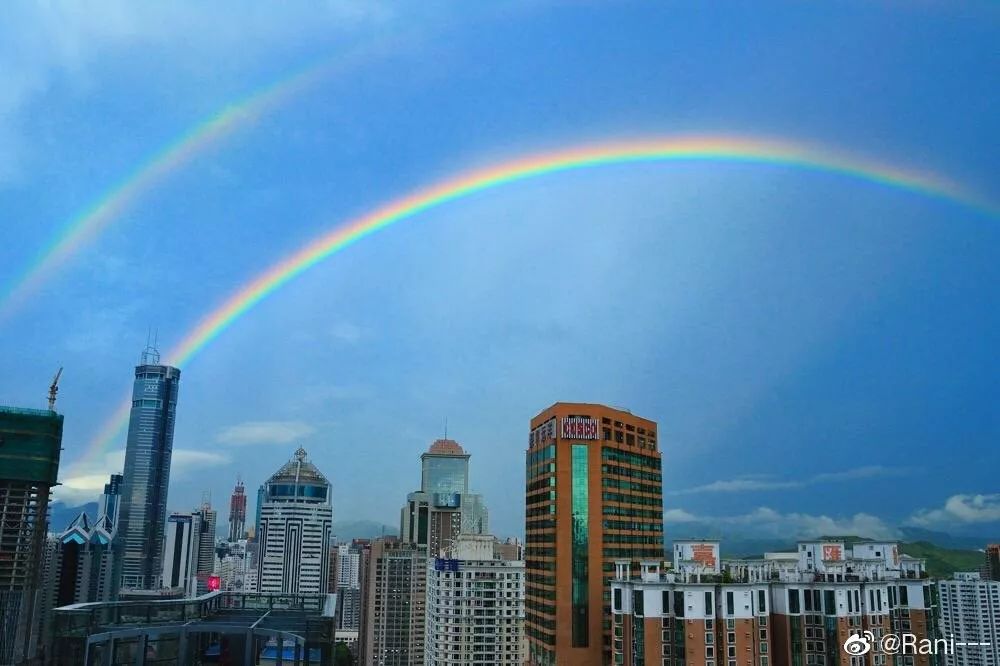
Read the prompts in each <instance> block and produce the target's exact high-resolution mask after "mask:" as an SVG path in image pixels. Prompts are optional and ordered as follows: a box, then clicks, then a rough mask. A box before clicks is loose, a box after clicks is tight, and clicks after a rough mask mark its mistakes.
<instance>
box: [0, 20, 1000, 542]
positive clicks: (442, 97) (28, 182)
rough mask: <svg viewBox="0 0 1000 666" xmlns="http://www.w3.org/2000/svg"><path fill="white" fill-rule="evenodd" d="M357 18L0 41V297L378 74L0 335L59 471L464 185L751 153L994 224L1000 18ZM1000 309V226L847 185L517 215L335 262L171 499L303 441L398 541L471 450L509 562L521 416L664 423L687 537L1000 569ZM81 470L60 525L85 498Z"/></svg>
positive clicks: (628, 184)
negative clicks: (978, 539)
mask: <svg viewBox="0 0 1000 666" xmlns="http://www.w3.org/2000/svg"><path fill="white" fill-rule="evenodd" d="M370 4H371V3H362V2H358V3H353V2H331V3H325V4H320V3H316V4H313V5H309V6H306V4H304V3H303V4H298V5H295V6H294V7H291V8H289V7H282V8H280V9H278V8H273V9H271V8H268V7H258V8H256V9H255V10H253V11H252V12H249V13H248V12H247V11H246V9H245V8H240V9H239V11H237V9H236V6H235V5H228V6H227V3H221V4H218V5H216V6H215V7H214V8H212V9H205V10H198V11H195V10H193V9H192V8H191V7H190V6H185V7H179V6H169V7H167V6H160V7H149V6H147V7H137V6H135V5H134V3H128V2H124V1H123V2H112V1H110V0H109V1H106V2H101V3H97V4H95V5H88V9H87V10H83V9H79V8H75V7H71V6H69V5H51V6H46V7H41V8H39V7H35V6H33V5H28V4H24V5H4V6H3V8H0V19H2V20H0V70H2V71H3V72H4V76H3V77H0V233H2V237H0V283H7V281H9V280H11V279H12V278H13V277H14V276H15V275H17V274H20V273H21V272H22V271H23V269H24V267H25V266H26V265H27V264H28V263H29V262H30V260H31V257H33V256H35V254H36V253H37V252H38V251H39V249H40V248H41V247H42V246H43V245H44V244H45V243H47V242H48V240H49V239H51V238H52V237H53V236H54V235H55V234H57V233H58V231H59V229H60V228H62V226H63V225H65V224H66V222H67V220H69V219H70V218H72V217H73V216H74V215H75V214H77V213H78V212H79V211H81V210H83V209H84V208H86V207H88V206H89V205H91V204H92V203H93V202H94V201H96V200H98V199H100V198H101V197H102V193H104V192H106V191H107V190H108V189H110V188H111V187H112V186H113V185H114V184H115V183H116V182H119V181H120V180H121V179H122V178H124V177H126V176H127V175H128V174H129V173H131V172H133V171H134V169H135V168H136V166H137V165H138V164H140V163H142V162H143V161H144V160H145V159H146V158H147V157H148V156H149V155H151V154H153V153H155V152H157V151H158V150H160V149H161V148H162V147H163V146H166V145H168V144H170V143H172V142H173V141H174V139H175V138H176V137H178V136H180V135H182V134H183V133H185V132H186V131H187V130H188V129H190V128H191V127H193V126H195V125H196V124H197V123H199V122H201V121H202V120H203V119H205V118H206V117H208V116H210V115H212V114H214V113H216V112H218V111H219V110H220V109H222V108H224V107H225V106H226V105H227V104H230V103H232V102H233V101H234V100H237V99H239V98H241V97H243V96H245V95H247V94H249V93H252V92H253V91H254V90H257V89H259V88H261V87H262V86H265V85H268V84H270V83H272V82H274V81H276V80H279V79H282V78H284V77H286V76H287V75H289V74H290V73H293V72H296V71H301V70H302V68H303V67H305V66H307V65H309V64H310V63H314V62H316V61H318V60H325V59H329V60H330V61H332V62H336V61H337V59H338V58H345V59H346V58H349V57H351V55H350V54H353V53H357V52H359V51H361V52H364V53H366V54H370V55H368V56H366V57H364V58H360V59H357V58H356V57H355V59H356V60H357V62H354V64H352V65H351V66H350V67H345V68H344V69H343V70H342V71H340V72H339V73H337V74H335V75H332V76H330V77H327V78H325V79H323V80H321V81H318V82H317V83H316V84H315V85H313V86H311V87H309V88H307V89H305V90H303V91H302V92H301V93H299V94H297V95H295V96H294V97H292V98H290V99H289V100H287V101H286V102H285V103H283V104H282V105H280V106H278V107H277V108H274V109H271V110H270V111H269V112H268V113H266V114H264V115H262V116H261V117H260V118H258V119H257V120H256V121H255V122H253V123H252V124H249V125H248V126H245V127H241V128H239V129H237V130H236V131H235V132H233V133H232V134H231V135H230V136H228V137H226V138H225V139H224V140H222V141H220V142H218V143H217V144H215V145H213V146H212V147H210V148H209V149H208V150H206V151H204V152H202V153H201V154H199V155H198V156H197V157H196V158H195V159H194V160H192V161H191V162H190V163H188V164H186V165H185V166H184V168H182V169H179V170H177V171H176V172H174V173H172V174H171V175H170V177H169V178H166V179H165V180H164V181H163V182H162V183H161V184H160V185H159V186H158V187H156V188H155V189H153V190H151V191H150V192H148V193H146V194H145V195H144V196H143V197H142V198H141V199H140V200H138V201H137V202H136V203H135V205H133V206H131V207H130V208H129V209H128V210H127V211H126V212H125V214H124V215H123V216H122V217H121V218H120V219H119V220H118V221H116V223H115V224H113V225H112V226H110V227H109V228H108V229H107V231H106V232H105V233H103V234H101V235H100V236H98V237H97V238H96V239H94V240H93V242H90V243H88V244H87V245H86V246H85V247H84V248H83V249H82V250H81V251H80V253H78V254H76V255H75V256H74V257H72V259H71V260H69V261H67V262H66V263H65V264H64V265H63V266H61V267H60V269H59V270H58V271H57V272H56V273H55V274H54V275H53V276H52V278H51V279H50V280H48V281H47V282H46V283H45V284H44V285H43V287H42V289H41V290H40V292H39V293H37V294H36V296H35V298H34V300H33V301H31V302H30V303H28V304H27V305H25V306H24V307H22V308H20V309H19V310H18V311H17V312H16V313H14V314H13V315H12V316H10V317H8V318H7V319H6V320H5V321H3V322H2V324H0V369H2V372H0V402H4V403H13V404H20V405H26V406H40V405H41V404H42V402H43V399H44V395H45V390H46V387H47V385H48V382H49V379H50V377H51V373H52V372H54V370H55V369H56V368H57V367H59V366H60V365H63V366H65V367H66V370H65V373H64V376H63V380H62V390H61V393H60V400H59V407H60V410H61V411H62V412H63V413H64V414H65V415H66V431H65V439H64V444H65V451H64V456H65V459H66V460H67V461H72V460H74V459H76V458H78V456H79V455H80V454H81V453H82V451H83V449H84V448H85V446H86V444H87V442H88V441H90V439H91V438H92V437H93V436H94V434H95V432H96V431H97V429H98V428H99V426H100V425H101V423H102V422H103V421H104V420H106V419H107V418H108V416H109V415H110V413H111V412H112V411H113V410H114V408H115V406H116V405H117V404H118V402H119V401H120V400H121V398H122V396H123V394H124V392H126V391H127V390H128V388H129V385H130V376H131V372H132V366H133V365H134V364H135V362H136V360H137V358H138V354H139V352H140V351H141V348H142V346H143V345H144V343H145V340H146V332H147V329H148V328H149V327H151V326H152V327H155V328H158V330H159V339H160V341H161V346H162V347H164V348H168V347H172V346H174V345H175V344H176V343H177V342H178V341H179V340H180V338H181V337H182V336H183V335H184V334H185V333H186V332H187V331H188V330H190V329H191V327H192V326H193V325H194V324H195V323H196V322H197V321H198V319H199V318H200V317H201V316H202V315H204V314H205V313H206V312H208V311H209V310H210V309H212V308H213V307H215V306H216V305H217V304H219V303H220V302H221V301H222V300H223V299H224V298H225V297H226V296H227V295H228V294H229V293H231V292H232V291H233V290H235V289H237V288H239V286H240V285H241V284H243V283H245V282H246V281H247V280H248V279H250V278H251V277H253V276H254V275H255V274H256V273H258V272H260V271H261V270H263V269H264V268H265V267H267V266H268V265H269V264H271V263H272V262H274V261H276V260H278V259H279V258H280V257H281V256H283V255H284V254H286V253H288V252H291V251H293V250H295V249H297V248H298V247H300V246H301V245H302V244H304V243H306V242H308V241H309V239H311V238H313V237H315V236H317V235H318V234H320V233H321V232H323V231H326V230H328V229H330V228H332V227H333V226H335V225H336V224H338V223H339V222H341V221H344V220H347V219H349V218H350V217H352V216H354V215H357V214H359V213H362V212H365V211H367V210H370V209H372V208H374V207H375V206H377V205H379V204H381V203H384V202H386V201H389V200H391V199H393V198H396V197H399V196H401V195H403V194H406V193H409V192H411V191H413V190H415V189H417V188H419V187H422V186H425V185H429V184H431V183H433V182H435V181H436V180H438V179H441V178H445V177H448V176H451V175H454V174H457V173H460V172H461V171H463V170H465V169H468V168H469V167H473V166H484V165H488V164H491V163H494V162H497V161H500V160H503V159H507V158H511V157H516V156H518V155H522V154H526V153H530V152H537V151H540V150H547V149H552V148H558V147H562V146H568V145H573V144H577V143H583V142H592V141H600V140H611V139H619V138H634V137H643V136H665V135H673V134H678V133H685V132H696V133H725V134H741V135H753V136H768V137H776V138H782V139H787V140H792V141H794V140H802V141H808V142H812V143H819V144H823V145H829V146H833V147H836V148H838V149H842V150H846V151H850V152H855V153H860V154H864V155H867V156H869V157H872V158H874V159H877V160H880V161H884V162H890V163H894V164H899V165H903V166H909V167H912V168H916V169H920V170H929V171H934V172H937V173H940V174H944V175H946V176H948V177H950V178H951V179H953V180H955V181H957V182H959V183H961V184H963V185H964V186H966V187H968V188H969V189H972V190H975V191H977V192H979V193H981V194H982V195H984V196H985V197H987V198H990V199H992V200H994V201H996V200H997V199H1000V181H998V174H1000V153H998V151H996V150H995V149H994V148H992V147H995V146H997V145H1000V120H998V119H1000V109H998V104H997V100H998V95H997V93H996V90H998V89H1000V80H998V79H1000V75H998V73H1000V62H998V60H1000V54H998V53H997V51H996V48H995V44H996V43H997V39H998V37H1000V10H998V8H997V6H996V5H995V4H992V3H986V2H983V3H962V5H961V6H960V7H956V6H954V5H955V3H945V2H931V1H928V2H921V3H912V2H884V3H870V2H839V3H825V4H823V5H822V6H819V5H816V4H815V3H773V4H771V5H769V6H768V8H767V10H766V11H763V10H762V8H761V7H760V5H759V3H714V4H713V6H712V7H711V8H708V9H705V8H699V9H697V10H695V9H693V8H692V7H688V6H687V3H655V6H653V4H654V3H641V2H637V3H629V2H615V3H603V2H602V3H596V2H595V3H532V2H521V3H509V4H505V5H500V6H498V7H495V8H492V9H488V10H484V9H482V8H480V9H476V10H474V11H471V12H470V11H469V10H468V9H467V7H465V6H464V4H461V3H454V4H451V3H421V6H420V8H419V9H417V8H415V7H410V6H397V5H391V4H386V5H383V6H381V7H379V8H377V9H375V8H372V7H371V6H370ZM997 284H1000V228H998V220H997V219H996V218H990V217H988V216H986V215H984V214H982V213H978V212H975V211H972V210H969V209H967V208H963V207H960V206H956V205H952V204H949V203H947V202H942V201H939V200H933V199H929V198H925V197H921V196H918V195H914V194H912V193H904V192H900V191H894V190H891V189H888V188H885V187H880V186H874V185H871V184H869V183H864V182H860V181H855V180H851V179H848V178H844V177H839V176H831V175H823V174H816V173H806V172H803V171H797V170H793V169H788V168H780V167H761V166H747V165H732V164H706V163H701V164H688V165H678V164H671V165H645V166H628V167H609V168H605V169H599V170H590V171H585V172H576V173H572V174H566V175H560V176H555V177H551V178H546V179H539V180H533V181H529V182H524V183H521V184H517V185H512V186H509V187H505V188H500V189H497V190H493V191H491V192H489V193H485V194H482V195H478V196H475V197H472V198H469V199H466V200H463V201H461V202H457V203H455V204H451V205H448V206H444V207H441V208H438V209H435V210H433V211H430V212H428V213H426V214H424V215H421V216H420V217H418V218H416V219H414V220H413V221H410V222H406V223H404V224H402V225H399V226H397V227H394V228H392V229H391V230H389V231H385V232H382V233H380V234H377V235H375V236H373V237H371V238H369V239H367V240H365V241H363V242H361V243H359V244H357V245H356V246H354V247H352V248H351V249H349V250H348V251H346V252H343V253H341V254H338V255H336V256H335V257H333V258H332V259H331V260H329V261H327V262H325V263H323V264H321V265H320V266H318V267H316V268H315V269H313V270H311V271H309V272H308V273H306V274H305V275H303V276H302V277H301V278H299V279H297V280H295V281H293V282H292V283H291V284H289V285H288V286H287V287H285V288H284V289H282V290H280V291H279V292H277V293H276V294H275V295H274V296H272V297H271V298H269V299H268V300H266V301H265V302H264V303H263V304H261V305H260V306H259V307H257V308H256V309H255V310H253V311H252V312H251V313H250V314H248V315H247V316H245V317H244V318H242V319H241V320H240V321H239V322H238V323H237V324H236V325H234V326H233V327H232V328H230V329H229V330H227V331H226V332H225V333H223V335H222V336H220V337H219V338H218V339H217V340H216V341H215V342H213V343H212V344H211V345H210V346H209V347H208V348H206V349H205V350H204V352H203V353H202V354H201V355H199V356H198V357H196V358H195V359H194V360H193V361H192V362H191V363H190V364H189V365H188V366H185V367H184V368H183V373H184V374H183V379H182V385H181V397H180V405H179V416H178V428H177V433H176V438H175V444H174V445H175V449H176V450H177V454H176V459H175V465H174V469H173V475H172V483H171V491H170V505H171V507H172V508H176V509H178V510H180V509H186V508H189V507H190V506H192V505H193V504H195V503H196V502H198V501H200V498H201V496H202V492H203V491H206V490H207V491H210V492H211V493H212V496H213V498H214V499H215V501H216V503H217V504H219V505H223V504H224V503H225V501H226V499H227V498H228V494H229V492H230V491H231V488H232V485H233V482H234V480H235V477H236V475H237V474H240V475H241V476H242V477H243V478H244V479H245V480H246V481H247V483H248V485H249V486H251V487H255V486H256V485H257V484H258V483H260V482H261V481H263V480H264V479H265V478H266V477H267V476H268V475H269V474H270V473H271V472H272V471H273V470H274V469H276V468H277V467H278V466H280V465H281V463H282V462H283V461H284V460H286V459H287V458H288V457H289V456H290V455H291V453H292V452H293V451H294V449H295V448H296V447H297V446H298V445H300V444H301V445H303V446H305V448H306V449H307V450H308V451H309V452H310V454H311V455H312V457H313V458H314V459H315V461H316V462H317V464H318V465H319V467H320V468H321V469H322V470H323V471H324V472H325V473H326V474H327V476H328V477H329V478H330V479H331V481H332V483H333V486H334V502H335V514H336V516H337V518H338V519H361V518H364V519H373V520H381V521H384V522H388V523H395V522H396V520H397V516H398V508H399V506H400V505H401V504H402V503H403V500H404V497H405V494H406V493H407V492H408V491H410V490H412V489H414V488H415V487H416V486H417V484H418V483H419V454H420V453H421V452H422V451H423V450H425V449H426V448H427V446H428V445H429V444H430V442H431V441H432V440H433V439H435V438H437V437H439V436H440V435H441V434H442V430H443V424H444V420H445V418H446V417H447V419H448V422H449V435H450V436H453V437H454V438H455V439H458V440H459V441H460V442H462V443H463V445H465V446H466V448H467V450H468V451H469V452H470V453H472V485H473V487H474V488H475V489H476V490H478V491H479V492H482V493H483V494H485V496H486V500H487V503H488V506H489V508H490V511H491V515H492V520H493V528H494V531H495V532H497V533H498V534H501V535H507V534H518V533H520V532H521V531H522V529H523V526H522V522H523V469H524V468H523V453H524V446H525V435H526V433H527V430H528V420H529V419H530V418H531V416H533V415H534V414H535V413H537V412H538V411H540V410H541V409H543V408H545V407H546V406H548V405H549V404H550V403H552V402H554V401H556V400H572V401H593V402H605V403H608V404H613V405H619V406H625V407H627V408H629V409H631V410H632V411H634V412H635V413H637V414H641V415H643V416H646V417H648V418H652V419H655V420H656V421H658V423H659V424H660V432H661V441H662V442H663V445H664V486H665V490H666V497H665V504H666V509H667V518H668V532H670V531H671V530H674V531H676V530H682V529H683V524H684V523H685V522H695V521H702V520H714V521H717V522H718V524H720V525H726V526H737V525H740V526H748V525H750V526H753V529H755V530H759V531H760V532H762V533H764V532H768V533H774V534H779V535H800V534H801V535H809V534H818V533H822V532H831V531H839V530H843V531H864V532H866V533H868V534H870V535H872V536H882V535H894V534H896V533H897V532H896V530H897V528H898V527H899V526H901V525H916V526H921V527H927V528H931V529H943V530H945V531H951V532H955V533H965V534H976V535H989V534H992V535H994V536H995V535H996V534H997V533H998V532H1000V482H998V479H997V474H996V470H997V469H1000V454H998V452H997V450H998V448H997V442H998V441H1000V419H998V416H997V410H996V404H997V398H998V396H1000V380H998V377H1000V361H998V355H997V353H996V331H997V328H998V325H1000V293H998V292H1000V290H998V289H997V288H996V285H997ZM122 445H124V442H122ZM120 460H121V454H120V453H115V452H114V451H109V452H108V453H107V455H106V456H105V457H103V458H102V459H100V460H98V461H96V463H95V464H92V465H90V466H88V467H87V468H86V469H77V470H74V473H76V474H77V475H78V476H91V475H93V476H98V475H103V474H105V473H107V472H110V471H117V469H116V468H120V465H121V462H120ZM66 469H67V468H66V467H64V472H65V470H66ZM67 474H68V472H66V473H64V481H65V482H66V484H67V485H66V486H65V487H64V488H62V489H60V493H61V496H62V497H63V498H64V499H66V501H71V502H76V501H85V500H88V499H91V498H92V496H93V491H91V490H88V487H87V484H86V483H82V482H81V481H80V479H79V478H78V479H76V481H75V482H74V481H73V479H72V478H70V477H69V476H67Z"/></svg>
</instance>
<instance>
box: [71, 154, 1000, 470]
mask: <svg viewBox="0 0 1000 666" xmlns="http://www.w3.org/2000/svg"><path fill="white" fill-rule="evenodd" d="M657 162H728V163H743V164H757V165H775V166H781V167H793V168H798V169H804V170H808V171H816V172H825V173H830V174H836V175H841V176H846V177H850V178H853V179H856V180H861V181H867V182H869V183H875V184H878V185H883V186H886V187H890V188H895V189H898V190H903V191H908V192H913V193H916V194H920V195H923V196H927V197H931V198H935V199H941V200H946V201H950V202H952V203H955V204H958V205H961V206H965V207H967V208H971V209H975V210H977V211H979V212H982V213H985V214H987V215H990V216H995V215H997V214H998V210H997V208H996V207H995V206H994V205H993V204H991V203H990V202H987V201H984V200H981V199H978V198H977V197H976V196H974V195H973V194H972V193H970V192H967V191H965V190H964V189H963V188H961V187H960V186H958V185H957V184H955V183H953V182H950V181H948V180H946V179H944V178H942V177H940V176H935V175H933V174H927V173H918V172H916V171H910V170H906V169H902V168H899V167H895V166H890V165H888V164H884V163H879V162H874V161H871V160H867V159H860V158H856V157H851V156H847V155H844V154H840V153H837V152H833V151H831V150H829V149H826V148H820V147H817V146H809V145H806V144H801V143H790V142H782V141H772V140H765V139H755V138H745V137H729V136H681V137H675V138H658V139H643V140H638V141H631V142H619V143H604V144H597V145H584V146H577V147H573V148H569V149H565V150H559V151H556V152H548V153H542V154H537V155H531V156H528V157H524V158H521V159H515V160H513V161H510V162H504V163H502V164H499V165H496V166H492V167H487V168H484V169H481V170H474V171H471V172H468V173H465V174H462V175H459V176H457V177H455V178H453V179H450V180H446V181H443V182H441V183H438V184H436V185H432V186H430V187H428V188H426V189H423V190H420V191H417V192H415V193H413V194H411V195H409V196H407V197H404V198H402V199H398V200H396V201H393V202H390V203H388V204H386V205H384V206H382V207H380V208H377V209H375V210H373V211H371V212H369V213H367V214H365V215H362V216H361V217H358V218H355V219H353V220H350V221H348V222H347V223H345V224H342V225H340V226H337V227H335V228H333V229H332V230H330V231H329V232H327V233H325V234H323V235H321V236H320V237H318V238H316V239H315V240H313V241H312V242H310V243H308V244H307V245H306V246H304V247H303V248H301V249H300V250H298V251H297V252H295V253H293V254H291V255H289V256H287V257H285V258H284V259H282V260H281V261H279V262H277V263H275V264H273V265H271V266H270V268H268V269H267V270H265V271H264V272H263V273H261V274H259V275H258V276H257V277H255V278H254V279H252V280H251V281H250V282H248V283H247V284H246V285H244V286H243V287H242V288H241V289H239V290H238V291H236V292H235V293H234V294H232V295H231V296H230V297H229V298H228V299H227V300H225V301H224V302H223V303H222V304H221V305H220V306H218V307H217V308H216V309H214V310H213V311H211V312H210V313H209V314H208V315H206V316H205V317H203V318H202V319H201V321H199V322H198V324H197V326H195V327H194V329H192V330H191V332H190V333H188V335H187V336H186V337H185V338H184V339H183V340H182V342H181V343H180V344H179V345H178V346H177V348H176V349H174V350H172V351H171V352H170V353H169V354H167V358H168V359H169V363H171V364H173V365H177V366H183V365H185V364H186V363H188V362H189V361H190V360H191V359H192V358H194V357H195V356H196V355H197V354H198V353H199V352H200V351H201V350H203V349H204V348H205V346H206V345H208V344H209V343H210V342H211V341H212V340H214V339H215V338H216V337H218V336H219V335H220V334H221V333H222V332H223V331H224V330H226V329H227V328H229V327H230V326H232V325H233V323H234V322H235V321H236V320H237V319H239V318H240V317H242V316H243V315H244V314H246V313H247V312H248V311H250V310H251V309H252V308H253V307H254V306H255V305H257V304H258V303H260V302H261V301H262V300H264V299H265V298H267V297H268V296H269V295H271V294H273V293H274V292H275V291H277V290H278V289H280V288H281V287H282V286H284V285H285V284H287V283H288V282H289V281H291V280H293V279H295V278H296V277H298V276H299V275H301V274H302V273H304V272H305V271H307V270H309V269H310V268H312V267H313V266H315V265H316V264H318V263H320V262H321V261H323V260H324V259H326V258H328V257H330V256H332V255H334V254H336V253H337V252H339V251H341V250H343V249H344V248H346V247H348V246H350V245H352V244H354V243H356V242H358V241H359V240H361V239H363V238H366V237H368V236H371V235H372V234H374V233H376V232H378V231H380V230H382V229H385V228H386V227H389V226H390V225H393V224H395V223H397V222H402V221H403V220H407V219H410V218H413V217H415V216H417V215H419V214H420V213H423V212H425V211H428V210H430V209H432V208H436V207H438V206H442V205H444V204H447V203H449V202H452V201H456V200H459V199H462V198H465V197H469V196H471V195H474V194H476V193H479V192H483V191H486V190H491V189H494V188H497V187H501V186H504V185H509V184H512V183H516V182H518V181H524V180H528V179H531V178H538V177H542V176H548V175H552V174H557V173H563V172H568V171H578V170H582V169H591V168H596V167H601V166H607V165H622V164H640V163H657ZM129 408H130V399H128V398H127V399H126V400H125V401H124V402H123V403H122V404H121V405H120V406H119V408H118V409H117V410H116V411H115V413H114V415H113V416H112V417H111V418H110V419H109V420H108V421H107V422H106V424H105V425H104V427H103V428H102V429H101V430H100V432H99V433H98V435H97V436H96V437H95V438H94V439H93V441H92V443H91V445H90V447H89V452H88V454H85V456H84V459H87V458H90V457H92V456H94V455H97V454H98V453H100V452H101V451H103V450H105V449H106V448H107V447H108V445H109V444H111V443H112V442H113V441H115V440H117V439H120V437H121V435H122V433H123V431H124V429H125V426H126V425H127V423H128V416H129Z"/></svg>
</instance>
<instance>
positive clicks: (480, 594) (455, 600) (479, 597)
mask: <svg viewBox="0 0 1000 666" xmlns="http://www.w3.org/2000/svg"><path fill="white" fill-rule="evenodd" d="M497 545H498V542H497V541H496V540H495V539H494V538H493V537H492V536H490V535H461V536H459V537H458V538H457V539H456V540H455V542H454V544H452V545H451V546H450V547H449V548H448V550H447V551H446V552H445V553H444V555H443V556H442V557H435V558H433V560H432V561H431V564H430V566H429V567H428V570H427V628H426V631H427V636H426V639H425V641H424V655H425V656H424V664H425V665H426V666H472V665H473V664H497V665H498V666H521V665H522V664H523V663H524V652H523V646H522V637H523V630H524V562H523V561H521V560H508V559H502V558H501V557H499V554H498V553H497V552H496V550H495V548H496V546H497Z"/></svg>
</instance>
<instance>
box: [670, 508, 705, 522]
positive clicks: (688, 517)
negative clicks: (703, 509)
mask: <svg viewBox="0 0 1000 666" xmlns="http://www.w3.org/2000/svg"><path fill="white" fill-rule="evenodd" d="M696 520H698V518H697V517H696V516H695V515H694V514H691V513H688V512H687V511H685V510H684V509H669V510H667V511H664V512H663V522H665V523H692V522H694V521H696Z"/></svg>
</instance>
